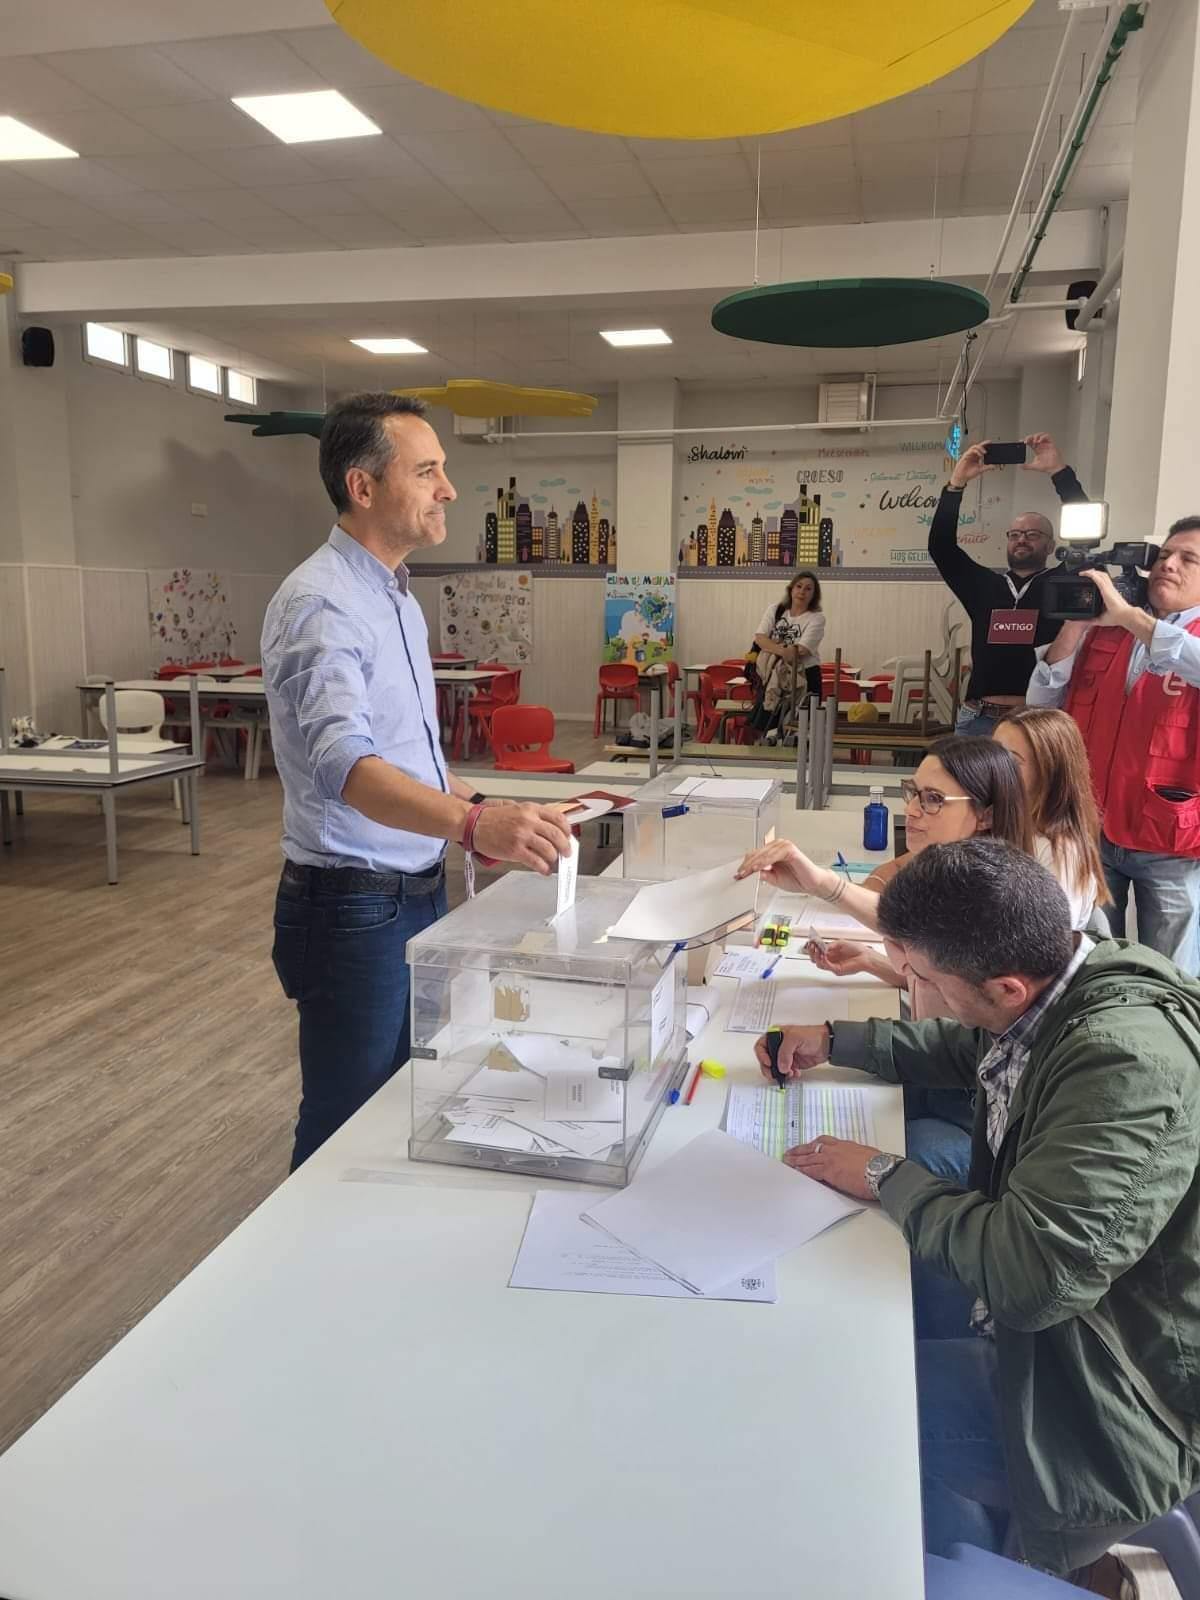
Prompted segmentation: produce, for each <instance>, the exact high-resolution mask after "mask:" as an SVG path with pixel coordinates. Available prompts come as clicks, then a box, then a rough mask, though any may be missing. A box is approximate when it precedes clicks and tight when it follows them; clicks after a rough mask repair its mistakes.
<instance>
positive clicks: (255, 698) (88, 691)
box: [75, 673, 267, 738]
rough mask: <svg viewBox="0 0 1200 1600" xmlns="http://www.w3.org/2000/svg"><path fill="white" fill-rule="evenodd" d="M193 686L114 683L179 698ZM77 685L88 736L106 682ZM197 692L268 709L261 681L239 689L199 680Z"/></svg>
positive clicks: (175, 681) (158, 681)
mask: <svg viewBox="0 0 1200 1600" xmlns="http://www.w3.org/2000/svg"><path fill="white" fill-rule="evenodd" d="M196 676H197V677H212V673H197V674H196ZM190 686H191V679H190V678H119V679H116V680H115V681H114V683H113V688H114V689H118V690H119V689H142V690H147V691H149V693H151V694H161V695H163V696H165V697H166V698H167V699H171V698H174V699H176V700H178V699H179V697H180V696H181V695H184V696H186V695H187V693H188V690H189V688H190ZM75 687H76V689H78V691H79V725H80V727H81V728H82V730H83V733H84V737H85V738H86V737H87V736H88V727H89V725H90V716H89V713H90V711H91V709H92V707H93V706H95V705H99V703H100V701H101V699H102V698H103V696H104V684H103V683H77V684H76V685H75ZM196 693H197V694H198V695H199V697H200V699H201V700H202V701H205V700H208V701H212V700H224V701H227V702H228V703H229V704H231V705H245V706H257V707H258V708H259V709H260V710H261V711H266V709H267V691H266V688H265V686H264V685H263V684H262V683H261V682H258V683H244V684H243V683H239V684H238V685H237V687H236V688H235V687H233V686H232V685H231V684H229V683H198V684H197V685H196Z"/></svg>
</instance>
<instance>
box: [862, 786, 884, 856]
mask: <svg viewBox="0 0 1200 1600" xmlns="http://www.w3.org/2000/svg"><path fill="white" fill-rule="evenodd" d="M887 842H888V808H887V807H886V806H885V805H884V803H883V790H882V788H878V787H876V788H872V790H871V798H870V800H869V801H868V803H867V804H866V805H865V806H864V807H863V849H864V850H886V849H887Z"/></svg>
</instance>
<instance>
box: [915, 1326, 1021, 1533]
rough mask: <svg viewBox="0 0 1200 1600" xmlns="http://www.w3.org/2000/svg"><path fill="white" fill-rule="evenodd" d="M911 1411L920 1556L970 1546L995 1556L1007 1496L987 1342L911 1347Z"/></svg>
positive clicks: (991, 1348)
mask: <svg viewBox="0 0 1200 1600" xmlns="http://www.w3.org/2000/svg"><path fill="white" fill-rule="evenodd" d="M917 1412H918V1418H919V1423H920V1437H921V1503H922V1507H923V1509H924V1513H925V1548H926V1550H928V1551H930V1552H931V1553H932V1554H933V1555H938V1556H944V1555H949V1553H950V1547H951V1545H954V1544H973V1545H977V1546H978V1547H979V1548H980V1549H981V1550H993V1551H995V1552H997V1553H999V1552H1000V1551H1001V1549H1002V1548H1003V1544H1004V1535H1005V1531H1006V1528H1007V1523H1008V1516H1007V1512H1008V1507H1009V1495H1008V1474H1007V1471H1006V1469H1005V1465H1004V1450H1003V1447H1002V1446H1001V1444H1000V1410H999V1404H998V1401H997V1398H996V1346H995V1344H994V1343H993V1342H992V1340H991V1339H977V1338H970V1337H968V1338H965V1339H921V1340H918V1343H917Z"/></svg>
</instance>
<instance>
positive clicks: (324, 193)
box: [255, 183, 363, 217]
mask: <svg viewBox="0 0 1200 1600" xmlns="http://www.w3.org/2000/svg"><path fill="white" fill-rule="evenodd" d="M255 193H256V194H259V195H261V196H262V198H263V199H264V200H265V201H266V202H267V204H268V205H271V206H274V207H277V208H278V210H280V211H285V212H286V213H287V214H288V216H290V217H331V216H337V215H338V214H339V213H341V214H342V215H345V216H353V214H354V213H355V212H361V211H362V209H363V203H362V201H361V200H360V199H359V197H358V195H356V194H353V193H352V192H351V191H350V190H349V189H347V188H346V186H345V185H344V184H341V183H291V184H285V185H284V186H282V187H281V188H264V189H256V190H255Z"/></svg>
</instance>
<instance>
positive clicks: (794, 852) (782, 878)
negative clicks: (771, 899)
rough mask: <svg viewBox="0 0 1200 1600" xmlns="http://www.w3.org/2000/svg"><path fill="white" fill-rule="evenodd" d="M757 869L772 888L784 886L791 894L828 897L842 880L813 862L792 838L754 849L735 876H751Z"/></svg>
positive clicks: (828, 869) (826, 868)
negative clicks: (839, 880) (797, 846)
mask: <svg viewBox="0 0 1200 1600" xmlns="http://www.w3.org/2000/svg"><path fill="white" fill-rule="evenodd" d="M754 872H758V873H761V874H762V876H763V877H764V878H765V879H766V881H767V882H768V883H769V884H770V885H771V886H772V888H775V889H783V890H785V891H786V892H787V893H788V894H818V895H821V896H825V895H827V894H829V893H830V892H831V891H832V890H833V888H835V887H836V885H837V881H838V880H837V874H836V873H835V872H833V871H832V870H831V869H830V868H829V867H819V866H817V864H816V862H815V861H810V860H809V858H808V857H807V856H806V855H805V854H804V852H803V850H798V849H797V848H796V846H795V845H794V844H793V843H792V842H791V840H790V839H776V840H775V842H774V843H773V844H768V845H764V846H763V848H762V849H761V850H752V851H751V852H750V854H749V855H748V856H745V857H744V858H743V860H742V864H741V866H740V867H739V868H738V869H737V871H736V872H735V873H734V877H735V878H748V877H750V875H751V874H752V873H754Z"/></svg>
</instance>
